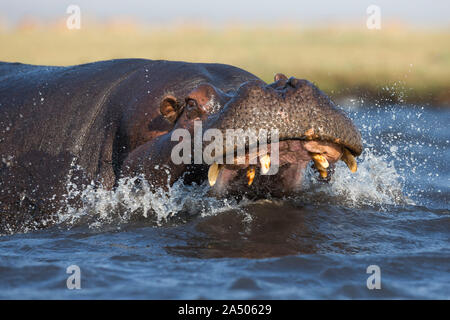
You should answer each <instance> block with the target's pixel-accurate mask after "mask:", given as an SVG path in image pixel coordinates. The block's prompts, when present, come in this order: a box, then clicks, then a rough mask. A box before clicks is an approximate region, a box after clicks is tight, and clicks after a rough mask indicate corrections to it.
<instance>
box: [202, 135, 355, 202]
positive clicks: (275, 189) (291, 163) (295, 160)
mask: <svg viewBox="0 0 450 320" xmlns="http://www.w3.org/2000/svg"><path fill="white" fill-rule="evenodd" d="M276 148H278V149H279V150H278V153H279V154H278V155H277V156H278V163H277V165H278V166H279V169H278V172H277V174H274V175H267V173H268V172H269V169H270V166H271V165H272V164H273V163H272V159H271V153H270V151H271V149H270V145H269V146H268V150H267V151H268V152H267V153H266V154H264V155H261V154H258V153H257V152H256V153H254V154H253V155H252V154H250V153H247V154H246V155H245V157H244V159H239V158H238V157H235V162H236V163H235V164H217V163H213V164H212V165H211V166H210V167H209V170H208V182H209V184H210V186H211V187H212V192H213V194H214V195H216V196H223V195H226V194H228V195H230V194H233V195H238V194H241V193H244V194H246V195H247V196H261V195H271V196H277V197H280V196H285V195H289V194H295V193H296V192H299V191H300V190H301V185H302V177H303V174H304V171H305V169H306V167H307V166H308V165H309V164H310V163H313V167H314V168H315V170H316V171H317V172H318V178H319V179H320V180H322V181H329V178H330V176H331V175H332V174H333V171H334V164H335V163H336V162H337V161H339V160H342V161H344V162H345V163H346V165H347V166H348V168H349V169H350V171H351V172H356V170H357V164H356V160H355V158H354V157H353V155H352V154H351V153H350V152H349V151H348V149H347V148H345V147H343V146H341V145H338V144H336V143H332V142H324V141H315V140H311V141H306V140H283V141H280V142H279V143H278V145H277V146H276ZM254 158H258V159H257V160H259V161H251V160H252V159H254ZM243 162H244V163H243ZM237 163H243V164H237ZM252 163H254V164H252Z"/></svg>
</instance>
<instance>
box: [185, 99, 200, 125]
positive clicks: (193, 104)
mask: <svg viewBox="0 0 450 320" xmlns="http://www.w3.org/2000/svg"><path fill="white" fill-rule="evenodd" d="M186 112H187V114H186V115H187V117H188V118H189V119H191V120H192V119H196V118H200V117H201V115H202V111H201V110H200V108H199V107H198V103H197V101H195V100H194V99H188V100H187V101H186Z"/></svg>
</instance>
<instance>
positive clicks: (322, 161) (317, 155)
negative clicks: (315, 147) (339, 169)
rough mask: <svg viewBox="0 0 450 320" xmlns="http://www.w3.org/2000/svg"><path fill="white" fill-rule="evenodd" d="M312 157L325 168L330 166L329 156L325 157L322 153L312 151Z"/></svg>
mask: <svg viewBox="0 0 450 320" xmlns="http://www.w3.org/2000/svg"><path fill="white" fill-rule="evenodd" d="M311 158H312V159H313V160H314V162H315V163H316V164H317V163H319V164H320V166H322V167H323V168H325V169H326V168H328V167H329V166H330V164H329V163H328V161H327V158H325V157H324V156H323V155H321V154H320V153H311Z"/></svg>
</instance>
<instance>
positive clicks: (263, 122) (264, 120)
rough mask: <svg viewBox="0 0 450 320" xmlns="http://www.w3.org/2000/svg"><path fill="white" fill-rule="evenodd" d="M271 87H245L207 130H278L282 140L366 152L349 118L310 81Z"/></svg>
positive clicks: (252, 83) (260, 84) (257, 84)
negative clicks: (335, 145) (311, 142)
mask: <svg viewBox="0 0 450 320" xmlns="http://www.w3.org/2000/svg"><path fill="white" fill-rule="evenodd" d="M278 82H282V83H278V85H277V83H275V84H271V85H265V84H264V83H263V82H262V81H249V82H247V83H245V84H243V85H242V86H241V87H240V88H239V89H238V91H237V92H236V95H235V96H234V97H233V98H232V99H231V100H230V101H229V102H228V103H227V105H225V106H224V108H223V109H222V111H221V113H220V115H218V116H217V117H215V119H213V120H212V121H211V122H209V124H208V127H210V128H218V129H220V130H222V131H223V132H225V131H226V130H227V129H235V130H236V129H244V130H260V129H265V130H268V131H270V130H273V129H276V130H278V133H279V140H280V141H283V140H303V141H311V140H315V141H321V142H327V143H334V144H337V145H340V146H342V147H345V148H346V149H347V150H348V151H349V152H350V153H351V154H352V155H354V156H359V155H360V154H361V152H362V150H363V146H362V140H361V134H360V132H359V130H358V129H357V128H356V126H355V125H354V124H353V122H352V121H351V120H350V118H349V117H348V116H347V115H346V114H345V113H344V112H343V111H342V110H340V109H338V108H337V107H336V105H335V104H334V103H333V101H332V100H331V99H330V98H329V97H328V96H327V95H326V94H325V93H323V92H322V91H321V90H320V89H319V88H317V87H316V86H315V85H314V84H312V83H311V82H310V81H308V80H300V79H296V78H290V79H289V80H284V81H282V80H280V81H278Z"/></svg>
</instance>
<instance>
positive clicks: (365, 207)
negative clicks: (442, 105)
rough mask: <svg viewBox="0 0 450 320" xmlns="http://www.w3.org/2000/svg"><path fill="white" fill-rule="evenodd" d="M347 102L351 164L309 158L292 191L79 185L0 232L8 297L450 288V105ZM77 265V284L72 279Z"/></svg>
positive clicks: (442, 294)
mask: <svg viewBox="0 0 450 320" xmlns="http://www.w3.org/2000/svg"><path fill="white" fill-rule="evenodd" d="M344 109H346V111H347V112H348V113H349V115H350V116H351V118H352V119H353V120H354V122H355V123H356V124H357V125H358V127H359V128H361V132H362V135H363V138H364V145H365V147H366V149H365V151H364V153H363V155H362V156H361V157H359V158H358V166H359V168H358V172H357V173H356V174H351V173H350V172H349V170H348V169H347V168H346V167H345V166H344V165H343V164H342V163H340V164H339V165H338V166H337V168H336V171H335V174H334V176H333V178H332V180H331V181H330V183H328V184H324V183H322V182H319V181H317V180H316V179H315V178H314V173H313V172H312V170H311V169H308V172H307V174H306V175H307V178H306V179H305V182H304V188H305V192H304V193H302V194H301V195H299V196H298V197H296V198H290V199H283V200H264V201H251V200H249V199H244V200H242V201H240V202H236V201H234V200H216V199H212V198H208V197H207V196H206V192H207V191H208V187H207V186H189V187H188V186H184V185H182V184H181V183H179V184H175V185H174V186H173V187H172V188H171V189H170V190H169V191H167V192H164V191H158V192H156V193H155V192H150V191H149V190H145V188H144V190H141V191H139V192H136V191H134V190H133V187H132V186H133V182H132V181H122V182H121V183H120V186H119V188H118V189H117V190H115V191H107V190H101V189H100V190H99V189H97V190H94V189H93V188H89V187H88V188H85V189H84V190H71V192H77V193H78V195H79V194H81V195H82V197H83V199H84V203H85V206H84V209H83V210H79V209H73V210H70V211H69V213H68V214H64V215H63V214H61V216H60V217H59V224H58V225H57V226H56V227H52V228H49V229H46V230H41V231H34V230H29V232H26V233H21V234H12V235H3V236H0V298H2V299H28V298H31V299H99V298H105V299H116V298H126V299H147V298H149V299H198V298H207V299H253V298H254V299H266V298H267V299H309V298H337V299H353V298H364V299H366V298H368V299H377V298H396V299H397V298H400V299H403V298H414V299H415V298H424V299H435V298H441V299H449V298H450V248H449V244H450V241H449V240H450V205H449V202H450V201H449V200H450V164H449V161H448V159H449V158H450V141H449V140H450V126H449V124H450V109H437V108H432V107H429V106H428V107H421V106H383V107H380V106H378V107H377V106H372V107H370V106H369V107H368V106H365V107H357V106H356V105H355V106H353V105H349V106H347V107H344ZM71 265H76V266H78V267H79V270H80V287H81V289H73V290H69V289H68V287H67V279H68V277H70V276H71V275H72V274H71V273H67V272H66V271H67V268H68V267H69V266H71ZM369 266H377V267H378V268H379V269H378V270H379V273H378V272H375V273H374V271H373V269H370V268H369V273H368V272H367V269H368V267H369ZM371 268H373V267H371ZM375 268H376V267H375ZM378 275H379V277H378ZM369 277H371V279H370V281H369V283H371V284H374V283H377V284H378V283H379V287H380V289H376V288H375V289H371V290H369V289H368V286H367V282H368V278H369ZM374 277H377V279H379V280H380V282H376V281H374V280H373V279H374ZM72 280H73V278H71V279H70V281H69V283H72V284H73V283H75V282H72Z"/></svg>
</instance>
